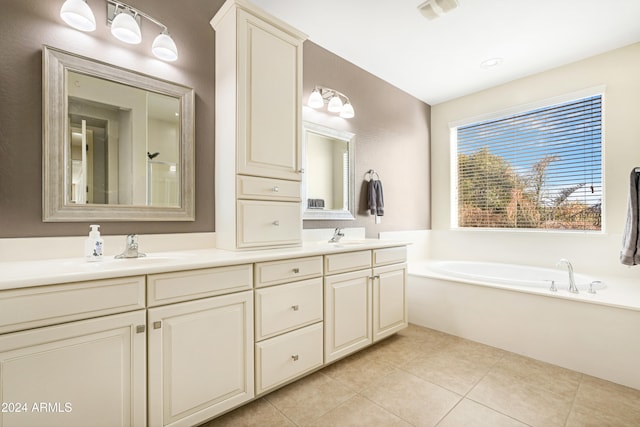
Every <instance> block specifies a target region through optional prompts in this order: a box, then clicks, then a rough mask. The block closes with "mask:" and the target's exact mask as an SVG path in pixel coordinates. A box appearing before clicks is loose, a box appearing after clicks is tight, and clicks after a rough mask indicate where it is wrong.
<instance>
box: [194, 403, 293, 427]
mask: <svg viewBox="0 0 640 427" xmlns="http://www.w3.org/2000/svg"><path fill="white" fill-rule="evenodd" d="M226 426H229V427H231V426H233V427H286V426H295V424H294V423H292V422H291V421H289V420H288V419H287V418H286V417H285V416H284V415H282V414H281V413H280V411H278V410H277V409H276V408H274V407H273V406H272V405H271V404H270V403H269V402H267V401H266V400H264V399H258V400H255V401H253V402H251V403H249V404H247V405H245V406H241V407H240V408H238V409H236V410H234V411H231V412H229V413H227V414H225V415H223V416H221V417H219V418H216V419H214V420H212V421H209V422H208V423H206V424H203V425H201V426H200V427H226Z"/></svg>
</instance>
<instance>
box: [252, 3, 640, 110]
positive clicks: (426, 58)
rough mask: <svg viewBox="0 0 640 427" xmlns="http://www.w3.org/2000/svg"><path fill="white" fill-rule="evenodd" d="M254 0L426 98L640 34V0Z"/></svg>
mask: <svg viewBox="0 0 640 427" xmlns="http://www.w3.org/2000/svg"><path fill="white" fill-rule="evenodd" d="M251 1H252V2H253V3H254V4H256V5H258V6H259V7H261V8H262V9H264V10H266V11H267V12H269V13H271V14H272V15H274V16H276V17H278V18H280V19H282V20H283V21H286V22H288V23H290V24H291V25H293V26H294V27H296V28H298V29H299V30H301V31H303V32H305V33H307V34H308V35H309V39H310V40H311V41H313V42H314V43H316V44H318V45H320V46H322V47H323V48H325V49H327V50H329V51H331V52H333V53H335V54H336V55H338V56H340V57H342V58H344V59H346V60H348V61H349V62H351V63H353V64H355V65H357V66H359V67H360V68H363V69H364V70H366V71H368V72H370V73H372V74H374V75H376V76H378V77H380V78H382V79H383V80H386V81H387V82H389V83H391V84H392V85H394V86H396V87H398V88H400V89H402V90H404V91H406V92H408V93H410V94H411V95H413V96H415V97H416V98H418V99H421V100H422V101H424V102H426V103H428V104H431V105H435V104H438V103H440V102H444V101H447V100H450V99H453V98H457V97H459V96H463V95H466V94H469V93H473V92H477V91H479V90H482V89H486V88H489V87H492V86H496V85H499V84H501V83H505V82H508V81H511V80H514V79H518V78H521V77H524V76H527V75H530V74H535V73H538V72H541V71H544V70H548V69H550V68H554V67H557V66H560V65H563V64H567V63H570V62H574V61H577V60H579V59H583V58H587V57H589V56H593V55H597V54H599V53H603V52H606V51H608V50H611V49H615V48H618V47H622V46H626V45H629V44H632V43H635V42H638V41H640V0H459V7H458V8H457V9H455V10H453V11H451V12H449V13H448V14H446V15H444V16H441V17H439V18H437V19H435V20H432V21H429V20H427V19H426V18H425V17H423V15H422V14H421V13H420V12H419V11H418V8H417V6H418V5H420V4H421V3H422V2H423V0H251ZM494 57H499V58H502V63H501V64H500V65H499V66H497V67H493V68H489V69H485V68H482V67H481V66H480V63H481V62H482V61H484V60H485V59H489V58H494ZM638 78H640V76H638ZM343 90H348V88H344V89H343Z"/></svg>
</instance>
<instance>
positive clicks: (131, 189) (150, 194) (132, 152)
mask: <svg viewBox="0 0 640 427" xmlns="http://www.w3.org/2000/svg"><path fill="white" fill-rule="evenodd" d="M43 121H44V123H43V129H44V132H43V220H44V221H45V222H49V221H83V222H84V221H90V220H91V221H93V220H106V221H118V220H121V221H193V220H194V219H195V206H194V205H195V201H194V197H195V191H194V189H195V188H194V158H193V156H194V93H193V90H192V89H190V88H188V87H185V86H181V85H178V84H175V83H171V82H167V81H164V80H160V79H157V78H154V77H150V76H146V75H143V74H139V73H136V72H133V71H130V70H126V69H123V68H119V67H116V66H113V65H110V64H106V63H102V62H99V61H95V60H92V59H89V58H85V57H81V56H78V55H74V54H72V53H68V52H64V51H60V50H57V49H54V48H51V47H48V46H44V47H43Z"/></svg>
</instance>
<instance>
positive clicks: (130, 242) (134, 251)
mask: <svg viewBox="0 0 640 427" xmlns="http://www.w3.org/2000/svg"><path fill="white" fill-rule="evenodd" d="M144 256H147V254H144V253H142V252H138V235H137V234H129V235H128V236H127V246H126V247H125V248H124V251H123V252H122V253H121V254H119V255H116V256H115V257H116V258H118V259H121V258H141V257H144Z"/></svg>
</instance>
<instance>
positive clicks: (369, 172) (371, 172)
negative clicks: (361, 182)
mask: <svg viewBox="0 0 640 427" xmlns="http://www.w3.org/2000/svg"><path fill="white" fill-rule="evenodd" d="M366 175H369V180H372V179H374V178H373V176H374V175H375V176H377V177H378V181H380V175H378V172H376V171H374V170H373V169H369V170H368V171H367V173H366V174H365V176H366Z"/></svg>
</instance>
